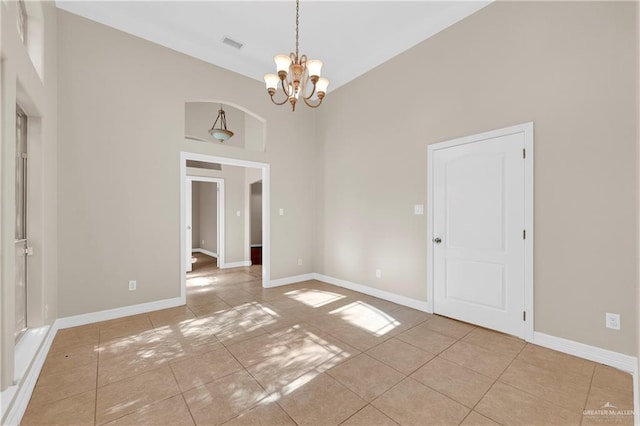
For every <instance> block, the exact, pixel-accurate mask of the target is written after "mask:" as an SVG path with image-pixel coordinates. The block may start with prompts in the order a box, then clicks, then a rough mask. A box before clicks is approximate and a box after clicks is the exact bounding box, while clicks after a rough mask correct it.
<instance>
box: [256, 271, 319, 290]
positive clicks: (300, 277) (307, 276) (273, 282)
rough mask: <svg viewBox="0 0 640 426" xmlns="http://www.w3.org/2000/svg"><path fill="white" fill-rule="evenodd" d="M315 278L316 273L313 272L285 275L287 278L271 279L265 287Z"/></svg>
mask: <svg viewBox="0 0 640 426" xmlns="http://www.w3.org/2000/svg"><path fill="white" fill-rule="evenodd" d="M315 279H316V274H313V273H310V274H303V275H296V276H293V277H285V278H279V279H277V280H270V281H269V282H268V283H266V284H264V285H263V287H264V288H273V287H281V286H283V285H289V284H295V283H301V282H303V281H309V280H315Z"/></svg>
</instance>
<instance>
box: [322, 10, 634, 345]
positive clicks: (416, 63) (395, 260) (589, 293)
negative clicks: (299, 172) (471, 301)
mask: <svg viewBox="0 0 640 426" xmlns="http://www.w3.org/2000/svg"><path fill="white" fill-rule="evenodd" d="M635 7H636V5H635V4H634V3H630V2H627V3H615V2H604V3H596V2H568V3H564V2H499V3H494V4H492V5H490V6H488V7H486V8H484V9H483V10H481V11H479V12H477V13H476V14H474V15H472V16H470V17H469V18H467V19H465V20H464V21H462V22H460V23H458V24H456V25H454V26H452V27H450V28H448V29H447V30H445V31H443V32H441V33H439V34H438V35H436V36H434V37H432V38H431V39H429V40H427V41H425V42H423V43H421V44H419V45H417V46H416V47H414V48H412V49H410V50H409V51H407V52H405V53H403V54H401V55H399V56H397V57H396V58H394V59H392V60H391V61H389V62H387V63H385V64H383V65H381V66H379V67H377V68H376V69H374V70H372V71H370V72H368V73H367V74H365V75H364V76H362V77H360V78H358V79H356V80H355V81H353V82H351V83H349V84H347V85H346V86H343V87H341V88H340V89H338V90H336V91H335V92H334V93H332V94H331V97H327V102H326V105H324V106H323V108H321V109H320V111H321V119H320V120H319V123H318V143H319V144H321V146H322V160H321V162H322V164H323V170H322V171H323V176H322V178H321V182H320V187H319V191H320V195H319V198H320V199H321V200H323V203H322V205H320V206H319V208H318V211H319V212H321V218H320V220H319V223H320V224H322V226H321V228H320V229H319V230H318V245H317V249H316V250H317V251H316V253H317V258H316V261H317V265H316V266H317V268H316V269H317V270H318V272H321V273H324V274H327V275H329V276H333V277H337V278H341V279H345V280H349V281H353V282H356V283H361V284H365V285H368V286H371V287H376V288H380V289H384V290H387V291H390V292H394V293H398V294H401V295H404V296H408V297H412V298H416V299H420V300H426V299H427V291H426V276H427V270H426V265H425V264H426V246H427V241H426V216H414V214H413V205H414V204H423V203H425V202H426V197H427V181H426V179H427V145H428V144H430V143H434V142H440V141H444V140H449V139H452V138H456V137H460V136H465V135H471V134H474V133H479V132H483V131H488V130H492V129H496V128H501V127H506V126H510V125H514V124H519V123H524V122H528V121H533V122H534V123H535V149H534V150H535V153H534V155H535V272H534V273H535V329H536V331H539V332H542V333H548V334H550V335H553V336H558V337H563V338H567V339H571V340H575V341H578V342H582V343H586V344H590V345H595V346H599V347H602V348H606V349H610V350H614V351H618V352H622V353H626V354H629V355H635V354H636V353H637V346H636V340H637V332H638V329H637V328H636V326H635V318H636V302H635V299H636V291H637V278H636V268H637V262H638V248H637V244H636V233H635V231H634V230H635V229H636V226H637V225H636V222H637V215H638V206H637V205H636V203H635V201H634V200H635V191H636V189H635V187H636V183H635V174H636V163H635V158H636V143H635V137H636V134H635V132H636V120H637V106H636V99H635V96H636V89H637V85H638V75H637V73H636V69H635V63H636V59H637V56H638V52H637V50H636V44H635V41H634V40H635V39H636V30H637V28H636V25H637V24H636V20H635V9H634V8H635ZM381 194H383V195H381ZM376 268H381V269H382V270H383V278H382V279H375V278H374V270H375V269H376ZM606 312H615V313H619V314H621V316H622V330H621V331H613V330H607V329H606V328H605V327H604V317H605V313H606Z"/></svg>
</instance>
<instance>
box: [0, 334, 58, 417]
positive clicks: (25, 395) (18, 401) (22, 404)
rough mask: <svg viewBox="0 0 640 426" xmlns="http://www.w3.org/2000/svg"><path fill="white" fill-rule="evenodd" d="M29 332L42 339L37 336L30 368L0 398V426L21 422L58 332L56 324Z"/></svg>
mask: <svg viewBox="0 0 640 426" xmlns="http://www.w3.org/2000/svg"><path fill="white" fill-rule="evenodd" d="M30 331H33V332H35V333H36V334H44V339H42V338H41V336H39V337H40V338H39V339H38V343H36V344H37V345H38V346H39V348H36V352H35V356H34V357H33V358H32V361H31V360H28V361H30V366H28V367H27V368H26V370H25V371H24V372H21V373H24V374H23V375H22V377H21V378H20V379H19V380H17V384H16V385H14V386H11V387H10V388H8V389H5V390H4V391H3V392H2V394H1V396H0V399H2V414H3V415H4V417H0V424H3V425H8V426H14V425H19V424H20V422H21V421H22V416H24V413H25V411H27V406H28V405H29V400H31V395H32V394H33V389H34V388H35V386H36V382H37V381H38V377H39V376H40V372H41V371H42V366H43V365H44V361H45V360H46V359H47V355H48V354H49V349H50V348H51V343H53V338H54V337H55V336H56V333H57V331H58V325H57V322H56V323H54V324H53V325H52V326H51V327H49V326H44V327H39V328H38V329H32V330H29V331H27V333H29V332H30ZM25 337H26V336H25ZM23 361H24V360H23ZM5 404H6V406H5Z"/></svg>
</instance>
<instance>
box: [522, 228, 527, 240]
mask: <svg viewBox="0 0 640 426" xmlns="http://www.w3.org/2000/svg"><path fill="white" fill-rule="evenodd" d="M522 239H523V240H526V239H527V230H526V229H523V230H522Z"/></svg>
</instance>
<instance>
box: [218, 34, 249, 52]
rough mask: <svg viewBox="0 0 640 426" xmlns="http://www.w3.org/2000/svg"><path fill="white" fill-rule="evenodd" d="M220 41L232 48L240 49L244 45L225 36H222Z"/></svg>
mask: <svg viewBox="0 0 640 426" xmlns="http://www.w3.org/2000/svg"><path fill="white" fill-rule="evenodd" d="M222 43H224V44H226V45H227V46H231V47H233V48H234V49H238V50H240V49H241V48H242V46H244V44H243V43H240V42H239V41H235V40H234V39H232V38H229V37H227V36H224V38H223V39H222Z"/></svg>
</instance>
